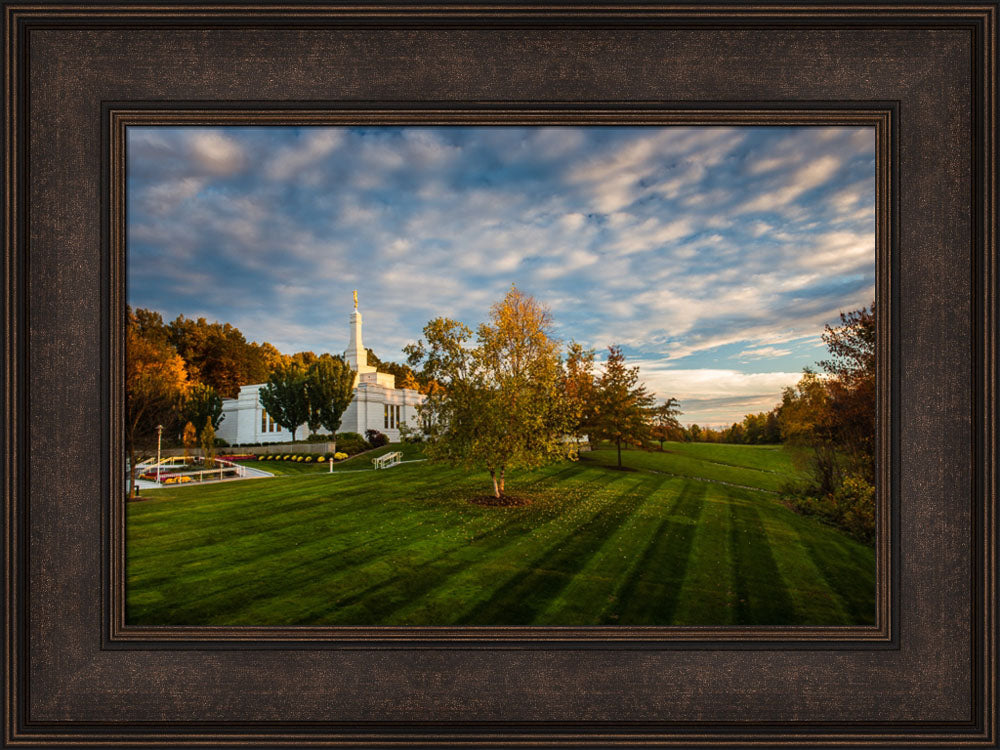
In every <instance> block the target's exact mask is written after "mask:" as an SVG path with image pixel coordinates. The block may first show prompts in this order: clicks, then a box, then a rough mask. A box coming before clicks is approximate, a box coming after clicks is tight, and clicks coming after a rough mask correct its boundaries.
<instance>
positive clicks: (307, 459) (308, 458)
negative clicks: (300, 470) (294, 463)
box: [305, 456, 313, 464]
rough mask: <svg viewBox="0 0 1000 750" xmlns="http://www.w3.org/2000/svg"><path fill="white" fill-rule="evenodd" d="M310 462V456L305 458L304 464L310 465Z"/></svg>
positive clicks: (311, 458)
mask: <svg viewBox="0 0 1000 750" xmlns="http://www.w3.org/2000/svg"><path fill="white" fill-rule="evenodd" d="M312 460H313V457H312V456H306V457H305V462H306V463H307V464H311V463H312Z"/></svg>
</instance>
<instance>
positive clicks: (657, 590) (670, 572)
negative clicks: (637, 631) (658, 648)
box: [603, 481, 708, 625]
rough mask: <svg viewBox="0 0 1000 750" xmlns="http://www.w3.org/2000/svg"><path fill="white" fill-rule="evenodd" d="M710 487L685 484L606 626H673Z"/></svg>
mask: <svg viewBox="0 0 1000 750" xmlns="http://www.w3.org/2000/svg"><path fill="white" fill-rule="evenodd" d="M707 489H708V488H707V487H706V486H705V485H704V484H702V483H699V482H693V481H691V482H685V483H684V486H683V488H682V489H681V493H680V495H679V496H678V497H677V500H675V501H674V505H673V507H671V509H670V514H669V515H670V516H681V517H682V518H684V519H687V520H685V521H679V520H677V519H676V518H671V517H668V518H664V519H663V520H661V521H660V523H659V525H658V526H657V528H656V531H655V532H654V533H653V537H652V539H651V540H650V542H649V544H648V545H647V546H646V549H645V551H644V552H643V554H642V559H640V560H639V562H638V564H637V565H636V566H635V567H634V568H633V569H632V572H631V574H630V575H629V577H628V578H627V579H626V581H625V584H624V585H623V586H622V588H621V591H620V593H619V594H618V606H617V607H616V608H615V609H613V610H612V611H610V612H608V613H607V614H606V615H605V616H604V618H603V623H604V624H613V625H670V624H671V623H672V622H673V619H674V610H675V609H676V608H677V599H678V597H679V595H680V592H681V586H682V585H683V583H684V577H685V576H686V575H687V568H688V562H689V561H690V557H691V547H692V545H693V544H694V537H695V533H696V532H697V530H698V521H699V520H700V519H701V511H702V509H703V508H704V507H705V502H704V498H705V492H706V490H707Z"/></svg>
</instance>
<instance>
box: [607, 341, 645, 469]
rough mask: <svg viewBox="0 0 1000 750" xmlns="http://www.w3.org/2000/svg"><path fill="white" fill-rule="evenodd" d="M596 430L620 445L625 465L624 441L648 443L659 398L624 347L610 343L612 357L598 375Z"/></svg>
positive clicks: (619, 460)
mask: <svg viewBox="0 0 1000 750" xmlns="http://www.w3.org/2000/svg"><path fill="white" fill-rule="evenodd" d="M595 401H596V410H595V411H596V413H595V419H594V425H593V434H594V435H595V437H597V438H599V439H601V440H610V441H611V442H613V443H614V444H615V446H616V447H617V448H618V468H621V465H622V443H625V444H626V445H628V444H629V443H632V444H639V445H644V444H645V442H646V441H647V440H648V439H649V437H650V410H651V408H652V406H653V403H654V401H655V398H654V396H653V394H652V393H650V392H649V391H648V390H646V387H645V386H644V385H643V384H642V383H640V382H639V368H638V367H627V366H626V365H625V355H624V354H623V353H622V350H621V347H619V346H610V347H608V358H607V360H606V361H605V362H604V369H603V371H602V372H601V375H600V377H599V378H598V379H597V385H596V394H595Z"/></svg>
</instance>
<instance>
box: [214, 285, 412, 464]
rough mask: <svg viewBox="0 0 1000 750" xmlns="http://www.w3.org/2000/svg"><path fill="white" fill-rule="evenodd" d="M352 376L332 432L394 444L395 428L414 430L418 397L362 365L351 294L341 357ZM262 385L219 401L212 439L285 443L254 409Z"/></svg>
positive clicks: (287, 436)
mask: <svg viewBox="0 0 1000 750" xmlns="http://www.w3.org/2000/svg"><path fill="white" fill-rule="evenodd" d="M344 358H345V359H346V360H347V362H348V364H349V365H350V366H351V369H352V370H354V371H355V372H356V373H357V374H356V375H355V376H354V398H353V399H352V400H351V403H350V405H349V406H348V407H347V411H345V412H344V416H343V418H342V419H341V423H340V429H339V430H338V432H357V433H359V434H361V435H364V434H365V430H372V429H374V430H378V431H379V432H381V433H384V434H385V435H386V436H388V438H389V439H390V440H391V441H397V440H399V426H400V425H401V424H407V425H408V426H409V427H412V428H414V429H417V427H418V426H419V420H418V416H417V406H418V405H419V404H421V403H423V400H424V395H423V394H422V393H420V392H418V391H414V390H411V389H409V388H397V387H396V376H395V375H392V374H391V373H387V372H378V370H377V369H376V368H374V367H372V366H371V365H369V364H368V352H367V351H366V350H365V346H364V342H363V341H362V338H361V312H360V311H359V310H358V297H357V292H355V293H354V312H353V313H351V341H350V345H349V346H348V347H347V351H346V352H345V353H344ZM265 385H266V383H257V384H256V385H244V386H242V387H241V388H240V393H239V395H238V396H237V397H236V398H227V399H223V400H222V414H223V416H224V417H225V419H223V420H222V422H221V423H220V424H219V429H218V431H217V432H216V435H217V436H218V437H220V438H222V439H223V440H225V441H226V442H228V443H229V444H230V445H247V444H250V443H290V442H291V441H292V433H291V431H290V430H286V429H284V428H283V427H281V426H279V425H278V424H277V423H276V422H275V421H274V420H273V419H271V416H270V415H269V414H268V413H267V412H266V411H265V410H264V407H263V406H261V404H260V389H261V388H263V387H264V386H265ZM308 435H309V427H308V425H305V424H303V425H300V426H299V427H298V429H297V430H296V431H295V438H296V440H305V439H306V437H307V436H308Z"/></svg>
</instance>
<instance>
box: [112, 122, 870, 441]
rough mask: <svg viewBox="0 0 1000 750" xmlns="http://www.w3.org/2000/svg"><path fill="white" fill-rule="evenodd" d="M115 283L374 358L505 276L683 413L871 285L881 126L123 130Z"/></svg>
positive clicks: (860, 298) (476, 304)
mask: <svg viewBox="0 0 1000 750" xmlns="http://www.w3.org/2000/svg"><path fill="white" fill-rule="evenodd" d="M127 163H128V193H127V194H128V298H129V303H130V304H131V305H133V306H137V307H147V308H150V309H153V310H157V311H159V312H160V313H162V314H163V316H164V318H165V319H167V320H172V319H173V318H175V317H176V316H177V315H180V314H184V315H186V316H188V317H205V318H208V319H209V320H218V321H224V322H230V323H232V324H234V325H235V326H237V327H238V328H240V329H241V330H242V331H243V332H244V334H246V336H247V337H248V338H249V339H251V340H255V341H270V342H271V343H272V344H274V345H275V346H277V347H278V348H279V349H280V350H281V351H283V352H286V353H291V352H295V351H301V350H312V351H315V352H323V351H331V352H339V351H342V350H343V349H344V348H345V347H346V345H347V321H348V316H349V315H350V312H351V309H352V307H353V305H352V302H351V290H353V289H357V290H358V295H359V298H360V303H361V304H360V308H361V310H362V312H363V313H364V316H365V318H364V319H365V331H364V333H365V343H366V345H367V346H370V347H372V348H373V349H374V350H375V351H376V352H377V353H378V355H379V356H380V357H381V358H383V359H395V360H398V361H403V355H402V352H401V351H400V349H401V347H402V346H403V345H405V344H407V343H408V342H410V341H414V340H416V339H417V338H419V336H420V331H421V328H422V327H423V325H424V324H425V323H426V322H427V321H428V320H429V319H431V318H433V317H436V316H439V315H445V316H449V317H453V318H456V319H458V320H461V321H463V322H465V323H467V324H469V325H471V326H473V327H474V326H475V325H476V324H478V323H480V322H482V321H483V320H484V319H485V317H486V315H487V313H488V310H489V307H490V305H491V304H492V303H493V302H495V301H496V300H498V299H499V298H501V297H502V296H503V294H504V292H505V291H506V290H507V289H508V288H509V287H510V285H511V283H516V284H517V286H518V287H519V288H520V289H521V290H522V291H524V292H527V293H529V294H532V295H534V296H535V297H536V298H538V299H539V300H541V301H542V302H544V303H545V304H547V305H549V307H550V308H551V309H552V313H553V317H554V319H555V322H556V326H557V330H556V333H557V335H558V336H559V337H560V338H561V339H563V340H569V339H576V340H577V341H580V342H582V343H584V344H586V345H587V346H591V347H594V348H596V349H598V350H604V349H605V348H606V347H607V346H608V345H609V344H613V343H617V344H620V345H622V347H623V349H624V351H625V353H626V355H627V357H628V360H629V362H630V363H631V364H637V365H639V366H640V370H641V373H642V375H643V379H644V380H645V381H646V382H647V384H648V385H649V386H650V388H651V389H652V390H654V391H656V392H657V393H658V394H659V395H660V396H661V397H665V396H674V397H676V398H678V399H679V400H680V401H681V408H682V409H683V410H684V415H683V416H682V417H681V421H682V422H684V423H691V422H698V423H699V424H711V425H721V424H726V423H729V422H732V421H734V420H738V419H740V418H741V417H742V415H743V414H745V413H747V412H748V411H761V410H765V409H769V408H770V407H771V406H773V405H774V404H775V403H776V402H777V401H778V399H779V396H780V392H781V389H782V388H783V387H784V386H785V385H789V384H791V383H793V382H794V381H795V380H796V379H797V378H798V375H799V373H800V372H801V369H802V367H804V366H807V365H810V364H812V363H813V362H815V361H816V360H817V359H819V358H821V357H822V356H823V354H824V351H825V350H824V348H823V345H822V342H821V341H820V338H819V334H820V332H821V331H822V329H823V324H824V323H827V322H834V321H835V320H836V319H837V315H838V313H839V312H840V311H841V310H848V309H853V308H857V307H860V306H862V305H865V304H868V303H870V302H871V300H872V298H873V296H874V283H875V134H874V129H872V128H807V127H794V128H776V127H766V128H765V127H738V128H721V127H711V128H709V127H692V128H687V127H666V128H657V127H622V128H611V127H592V128H569V127H555V128H521V127H480V128H467V127H435V128H388V127H375V128H313V127H310V128H285V127H281V128H279V127H259V128H221V129H211V130H209V129H195V128H160V127H158V128H131V129H130V130H129V132H128V157H127Z"/></svg>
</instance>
